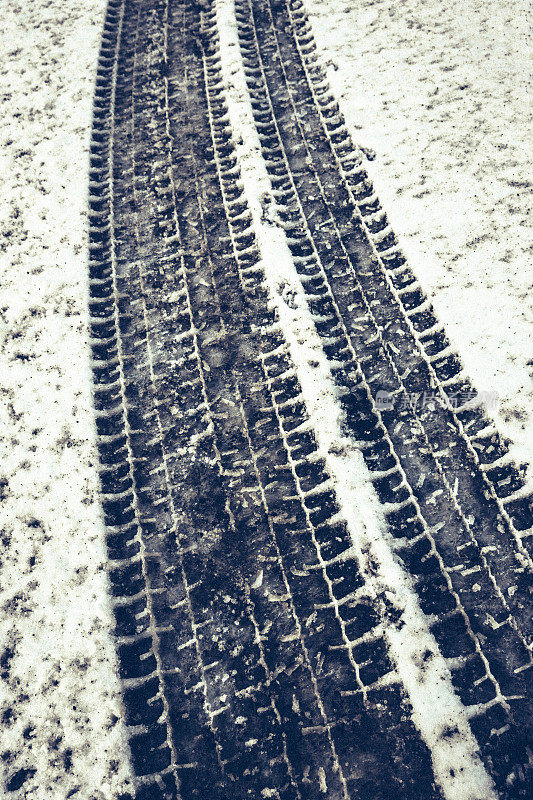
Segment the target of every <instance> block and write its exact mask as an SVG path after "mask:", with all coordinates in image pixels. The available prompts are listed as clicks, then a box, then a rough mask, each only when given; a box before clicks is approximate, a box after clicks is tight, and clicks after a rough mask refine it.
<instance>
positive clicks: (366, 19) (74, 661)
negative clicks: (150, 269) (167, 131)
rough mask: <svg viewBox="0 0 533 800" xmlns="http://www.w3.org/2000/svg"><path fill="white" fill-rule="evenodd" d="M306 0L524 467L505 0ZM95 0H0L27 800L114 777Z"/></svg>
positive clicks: (9, 498)
mask: <svg viewBox="0 0 533 800" xmlns="http://www.w3.org/2000/svg"><path fill="white" fill-rule="evenodd" d="M307 2H308V6H309V8H311V9H312V11H313V18H312V19H313V22H314V23H316V33H317V39H318V42H319V45H320V47H321V48H323V49H324V50H325V58H326V59H327V60H328V59H329V60H331V62H332V65H331V68H330V77H331V80H332V82H333V83H334V86H335V89H336V91H337V93H338V94H339V95H340V96H341V99H342V102H343V110H344V112H345V114H346V116H347V117H348V120H349V123H350V125H351V126H352V129H353V132H354V138H355V139H356V140H357V141H359V142H360V143H361V144H363V145H365V146H367V147H370V148H373V149H374V150H375V151H376V152H377V159H376V161H375V162H372V164H370V167H371V168H372V176H373V179H374V180H375V183H376V186H377V189H378V192H379V194H380V196H381V198H382V202H383V204H384V206H385V207H386V208H387V210H388V212H389V216H390V218H391V221H392V223H393V226H394V227H395V229H396V231H397V232H398V233H399V235H400V237H401V241H402V243H403V245H404V248H405V250H406V251H407V254H408V256H409V258H410V261H411V264H412V266H413V269H414V271H415V272H416V273H417V275H418V276H419V278H420V280H421V282H422V283H423V285H424V286H425V287H426V288H427V290H428V291H429V292H430V293H431V294H432V296H434V298H435V304H436V306H437V309H438V312H439V315H440V317H441V319H442V320H443V322H445V323H446V325H447V328H448V330H449V333H450V335H451V337H452V339H453V340H454V342H455V344H456V345H457V348H458V349H459V351H460V353H461V354H462V356H463V359H464V361H465V364H466V366H467V368H468V370H469V372H470V374H471V375H472V376H473V378H474V380H475V382H476V384H477V386H478V387H479V388H480V389H482V390H492V391H494V390H495V391H497V392H498V394H499V397H500V405H499V410H498V422H499V424H500V426H501V428H502V429H503V430H504V432H505V433H507V434H508V435H510V436H511V437H512V438H513V439H514V440H515V442H516V443H517V446H518V447H519V453H520V455H521V457H522V458H526V457H527V450H526V447H527V444H528V441H529V444H531V439H529V440H528V439H527V437H526V426H527V423H528V422H530V421H531V419H532V418H533V391H532V389H531V384H530V375H529V371H530V369H531V368H530V367H528V365H527V359H528V358H530V357H531V348H529V352H528V344H527V342H528V337H529V336H530V330H531V329H530V327H529V325H530V322H528V314H529V318H530V317H531V311H530V307H531V303H530V301H529V302H528V298H527V286H526V281H527V274H528V264H527V262H526V249H527V228H526V226H525V220H526V210H527V208H526V203H527V200H526V193H525V191H524V189H525V184H526V172H527V168H528V163H529V161H530V154H529V153H528V144H527V142H528V135H527V118H526V111H527V103H526V102H525V91H526V78H527V75H526V67H527V65H526V60H525V57H524V52H525V48H526V26H527V17H526V3H525V2H524V0H510V1H509V2H507V3H505V4H502V3H498V2H497V1H496V0H487V1H486V2H484V3H483V4H481V3H477V4H476V3H472V2H468V0H467V1H466V2H461V3H459V2H457V0H450V2H447V3H446V4H444V3H442V2H437V0H430V1H426V2H420V0H419V1H418V2H416V1H415V0H405V1H403V0H402V2H400V1H399V0H396V2H392V1H391V0H377V2H358V3H349V2H347V0H344V2H342V0H330V1H329V2H327V3H326V2H323V0H320V1H319V0H307ZM104 5H105V3H104V0H34V1H33V3H31V4H22V3H20V2H18V1H17V0H6V2H5V3H4V5H3V26H2V31H1V32H0V44H1V48H2V52H4V53H5V54H6V58H5V59H4V66H3V67H2V68H0V84H1V91H0V102H1V104H2V123H1V124H0V145H1V156H0V158H1V160H0V178H1V181H2V188H3V193H2V199H3V203H2V205H1V206H0V238H1V240H2V241H1V248H0V249H1V251H2V255H1V256H0V263H1V272H2V275H1V277H0V281H1V286H2V290H1V299H0V337H1V345H0V370H1V373H0V374H1V375H2V381H1V385H0V393H1V400H0V431H2V433H1V434H0V458H1V463H0V502H1V504H2V518H1V531H0V564H1V566H0V587H1V589H0V604H1V609H2V612H3V613H2V615H1V619H0V718H1V721H2V722H1V732H0V756H1V760H0V785H2V786H3V788H4V793H5V791H7V790H13V794H9V797H17V796H19V797H28V798H32V800H41V799H42V800H44V798H45V797H46V798H48V797H51V798H56V799H57V800H59V798H65V797H67V796H73V797H76V798H86V799H87V800H89V798H91V799H92V798H98V799H99V800H107V799H109V800H110V798H115V797H117V796H118V794H119V793H120V792H121V791H124V790H125V789H126V788H127V778H128V775H127V772H126V767H125V763H126V761H125V759H124V753H125V749H124V738H123V730H122V728H121V724H120V721H119V717H120V704H119V700H118V685H117V680H116V677H115V661H114V653H113V646H112V642H111V639H110V635H109V630H110V611H109V606H108V603H107V599H106V582H105V575H104V571H103V564H104V558H105V553H104V544H103V530H102V525H101V522H100V517H99V510H98V505H97V503H96V502H95V496H96V488H97V479H96V472H95V459H96V453H95V446H94V431H93V422H92V416H91V410H90V374H89V366H88V350H87V344H86V342H87V328H86V314H87V308H86V304H87V284H86V255H85V247H86V231H85V224H86V218H85V202H86V180H87V178H86V173H87V143H88V137H89V128H90V119H91V93H92V83H93V79H94V72H95V65H96V56H97V50H98V38H99V32H100V26H101V22H102V17H103V11H104ZM530 429H531V425H530ZM530 436H531V434H530ZM26 770H28V772H26ZM2 782H3V783H2ZM17 787H20V789H19V791H18V795H17V791H16V790H17ZM69 793H72V794H70V795H69Z"/></svg>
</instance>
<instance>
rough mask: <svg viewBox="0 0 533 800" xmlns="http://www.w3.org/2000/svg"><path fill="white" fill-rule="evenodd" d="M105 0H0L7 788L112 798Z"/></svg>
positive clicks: (2, 680) (0, 493)
mask: <svg viewBox="0 0 533 800" xmlns="http://www.w3.org/2000/svg"><path fill="white" fill-rule="evenodd" d="M103 11H104V2H103V0H52V1H50V0H34V2H32V3H19V2H17V0H9V2H7V3H4V4H3V7H2V26H1V31H2V33H1V34H0V51H1V52H2V53H3V54H4V56H5V57H4V59H3V63H4V66H3V68H2V69H1V72H0V84H1V94H0V99H1V103H2V106H1V109H2V110H1V115H2V123H1V126H0V144H1V161H0V179H1V183H2V203H1V204H0V239H1V244H0V250H1V251H2V255H1V256H0V259H1V277H0V285H1V287H2V289H1V299H0V340H1V345H0V374H1V376H2V378H1V384H0V394H1V397H0V431H1V435H0V501H1V505H2V511H1V533H0V537H1V538H0V565H1V566H0V587H1V588H0V609H1V613H0V720H1V722H0V757H1V758H0V787H1V789H0V794H1V795H2V796H3V797H5V796H9V797H17V796H19V797H31V798H35V799H36V798H39V800H41V799H42V800H44V798H54V799H55V800H59V799H60V798H61V799H62V800H64V798H66V797H70V796H72V797H75V798H80V800H81V798H83V799H84V800H89V798H91V800H104V798H105V800H111V798H116V797H117V795H118V793H119V791H120V790H121V789H122V788H123V786H124V778H125V764H126V763H127V761H126V760H125V758H124V752H125V751H124V744H123V738H122V731H121V727H120V724H118V723H117V720H118V719H119V715H120V706H119V702H118V692H117V690H118V681H117V678H116V674H115V657H114V650H113V645H112V641H111V638H110V634H109V629H110V619H111V618H110V610H109V607H108V602H107V599H106V580H105V572H104V570H103V563H104V558H105V551H104V538H103V527H102V524H101V521H100V515H99V507H98V503H97V502H96V491H97V479H96V472H95V460H96V451H95V444H94V431H93V421H92V415H91V405H90V403H91V401H90V373H89V360H88V349H87V328H86V316H87V276H86V231H85V204H86V196H87V189H86V186H87V177H86V176H87V148H88V140H89V127H90V120H91V106H92V97H91V95H92V87H93V81H94V74H95V69H96V57H97V52H98V46H99V36H100V30H101V25H102V18H103ZM19 787H20V789H19V792H18V794H17V791H16V790H17V789H18V788H19ZM8 791H13V794H11V793H10V794H7V792H8ZM69 793H72V795H71V794H69Z"/></svg>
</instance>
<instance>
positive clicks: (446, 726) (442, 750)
mask: <svg viewBox="0 0 533 800" xmlns="http://www.w3.org/2000/svg"><path fill="white" fill-rule="evenodd" d="M215 6H216V9H217V18H218V30H219V35H220V45H221V61H222V74H223V80H224V85H225V86H224V88H225V90H226V94H227V99H228V107H229V116H230V122H231V126H232V128H233V134H234V137H235V140H236V142H237V152H238V156H239V162H240V165H241V179H242V183H243V186H244V190H245V194H246V197H247V200H248V203H249V206H250V210H251V213H252V216H253V220H254V228H255V231H256V234H257V239H258V244H259V247H260V250H261V255H262V259H263V268H264V270H265V275H266V282H267V285H268V288H269V291H270V296H271V298H272V300H273V302H274V303H275V305H276V308H277V310H278V313H279V319H280V322H281V326H282V329H283V331H284V334H285V337H286V339H287V342H288V344H289V347H290V351H291V355H292V359H293V362H294V364H295V368H296V372H297V375H298V378H299V381H300V385H301V388H302V394H303V397H304V400H305V404H306V407H307V409H308V413H309V417H310V421H311V424H312V427H313V430H314V431H315V435H316V437H317V444H318V451H319V453H320V455H321V456H322V457H323V458H325V460H326V463H327V467H328V470H329V473H330V475H331V477H332V480H333V484H334V488H335V492H336V494H337V498H338V500H339V505H340V508H341V512H342V514H343V516H344V518H345V519H346V520H347V522H348V527H349V530H350V533H351V537H352V541H353V544H354V550H355V553H356V557H357V560H358V562H359V564H360V568H361V570H362V572H363V574H364V575H365V578H366V579H367V581H368V587H369V591H370V593H371V594H373V596H374V597H375V598H376V600H377V602H379V598H380V597H381V598H382V597H383V596H385V597H386V598H387V601H388V603H391V604H392V606H393V607H394V608H395V609H396V610H397V611H398V613H399V615H400V618H401V626H399V627H395V626H394V625H393V624H392V623H391V624H389V625H387V629H386V633H385V635H386V638H387V640H388V643H389V646H390V651H391V656H392V658H393V661H394V662H395V664H396V671H397V674H398V676H399V678H400V680H401V682H402V684H403V685H404V686H405V688H406V690H407V694H408V697H409V700H410V702H411V704H412V707H413V721H414V723H415V725H416V726H417V727H418V729H419V731H420V733H421V735H422V737H423V739H424V740H425V742H426V744H427V745H428V747H429V749H430V752H431V757H432V760H433V767H434V772H435V777H436V780H437V782H438V783H439V785H440V786H441V788H442V790H443V793H444V796H445V797H446V800H480V798H481V797H483V798H486V800H496V797H497V795H496V793H495V791H494V787H493V784H492V781H491V779H490V778H489V776H488V775H487V773H486V771H485V769H484V767H483V765H482V763H481V761H480V760H479V757H478V755H477V753H478V749H479V748H478V746H477V742H476V741H475V739H474V737H473V735H472V732H471V730H470V727H469V725H468V720H467V716H466V713H465V709H464V707H463V706H462V704H461V702H460V700H459V698H458V697H457V695H456V694H455V692H454V689H453V686H452V683H451V678H450V673H449V670H448V667H447V665H446V662H445V660H444V658H443V657H442V655H441V654H440V652H439V650H438V646H437V644H436V642H435V639H434V637H433V636H432V634H431V633H430V631H429V629H428V626H427V621H426V618H425V617H424V615H423V613H422V611H421V610H420V607H419V604H418V601H417V598H416V595H415V593H414V591H413V589H412V587H411V585H410V583H409V579H408V577H407V576H406V575H405V573H404V572H403V571H402V569H401V568H400V566H399V564H398V562H397V561H396V560H395V559H394V556H393V554H392V551H391V542H390V540H389V536H388V535H387V527H386V523H385V520H384V516H383V507H382V506H381V504H380V502H379V499H378V497H377V495H376V493H375V491H374V490H373V487H372V485H371V482H370V480H369V472H368V470H367V468H366V466H365V464H364V461H363V457H362V455H361V453H360V451H359V450H358V449H357V448H356V446H355V444H354V443H353V442H352V441H351V440H350V439H349V438H347V437H345V436H343V434H342V430H341V422H342V410H341V407H340V404H339V402H338V398H337V396H336V389H335V385H334V382H333V378H332V375H331V372H330V369H329V366H328V362H327V359H326V357H325V354H324V352H323V350H322V346H321V342H320V339H319V337H318V334H317V332H316V329H315V327H314V323H313V319H312V315H311V313H310V311H309V307H308V305H307V302H306V299H305V294H304V291H303V288H302V285H301V282H300V280H299V277H298V274H297V272H296V269H295V267H294V263H293V261H292V257H291V254H290V251H289V248H288V246H287V243H286V240H285V235H284V232H283V231H282V230H281V229H280V228H279V227H277V226H276V224H275V222H274V221H273V222H270V223H269V222H266V221H265V220H264V216H263V213H262V209H263V206H264V195H265V193H266V194H268V190H269V188H270V181H269V179H268V175H267V173H266V167H265V163H264V160H263V158H262V156H261V148H260V142H259V138H258V135H257V132H256V129H255V125H254V122H253V116H252V107H251V104H250V99H249V95H248V92H247V88H246V79H245V75H244V70H243V64H242V59H241V57H240V51H239V47H238V34H237V28H236V21H235V18H234V14H233V2H232V0H215ZM400 628H401V630H400Z"/></svg>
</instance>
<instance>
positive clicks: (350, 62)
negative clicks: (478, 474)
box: [305, 0, 533, 479]
mask: <svg viewBox="0 0 533 800" xmlns="http://www.w3.org/2000/svg"><path fill="white" fill-rule="evenodd" d="M305 3H306V7H307V9H308V11H309V14H310V22H311V25H312V28H313V32H314V36H315V39H316V42H317V45H318V48H319V52H320V54H321V56H322V60H323V63H324V64H326V65H327V67H328V78H329V80H330V82H331V85H332V88H333V90H334V92H335V95H336V97H337V99H338V100H339V101H340V106H341V109H342V111H343V113H344V115H345V117H346V120H347V123H348V128H349V130H350V132H351V133H352V136H353V138H354V141H355V142H357V143H359V144H361V145H363V146H364V147H366V148H368V149H369V150H374V151H375V152H376V154H377V158H376V160H375V161H372V162H370V163H369V164H367V165H366V166H367V169H368V172H369V174H370V176H371V178H372V180H373V182H374V185H375V187H376V189H377V193H378V195H379V197H380V199H381V202H382V204H383V207H384V208H385V210H386V211H387V215H388V217H389V220H390V222H391V223H392V226H393V228H394V230H395V232H396V233H397V234H398V236H399V237H400V243H401V245H402V247H403V250H404V252H405V254H406V255H407V257H408V259H409V262H410V265H411V267H412V269H413V271H414V273H415V274H416V276H417V278H418V279H419V280H420V283H421V284H422V286H423V287H424V289H425V291H426V292H427V293H428V295H429V296H430V297H431V298H432V300H433V303H434V305H435V308H436V311H437V314H438V317H439V319H440V320H441V322H443V323H444V325H445V327H446V331H447V333H448V335H449V337H450V339H451V340H452V343H453V344H454V346H455V347H456V349H457V350H458V351H459V353H460V355H461V358H462V360H463V363H464V365H465V367H466V370H467V372H468V374H469V375H470V376H471V378H472V380H473V382H474V385H475V386H476V387H477V389H478V390H479V391H480V392H483V393H488V394H489V395H492V394H493V393H496V394H497V395H498V398H499V402H498V404H497V407H496V408H492V407H491V409H490V410H489V413H490V414H491V416H495V421H496V424H497V425H498V427H499V429H500V430H501V431H502V433H504V435H506V436H508V437H509V438H510V439H511V441H512V442H513V448H512V451H513V454H514V457H515V458H516V460H517V461H518V462H524V463H526V464H529V465H531V462H532V460H533V380H532V379H533V359H532V355H533V336H532V331H533V312H532V308H533V304H532V302H531V292H532V288H533V287H532V284H533V273H532V270H531V228H530V226H529V224H528V212H529V208H530V197H531V195H530V192H529V191H528V189H530V187H531V161H532V156H533V148H532V144H531V143H532V141H533V136H532V126H531V112H530V109H531V103H530V99H529V89H528V86H529V81H530V74H529V73H530V54H531V14H530V7H529V3H528V2H527V0H509V1H508V2H505V3H502V2H501V0H483V2H481V0H447V2H442V0H423V2H420V0H360V2H357V3H350V2H347V0H305ZM529 477H530V479H533V470H532V469H531V466H530V472H529Z"/></svg>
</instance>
